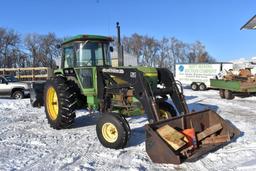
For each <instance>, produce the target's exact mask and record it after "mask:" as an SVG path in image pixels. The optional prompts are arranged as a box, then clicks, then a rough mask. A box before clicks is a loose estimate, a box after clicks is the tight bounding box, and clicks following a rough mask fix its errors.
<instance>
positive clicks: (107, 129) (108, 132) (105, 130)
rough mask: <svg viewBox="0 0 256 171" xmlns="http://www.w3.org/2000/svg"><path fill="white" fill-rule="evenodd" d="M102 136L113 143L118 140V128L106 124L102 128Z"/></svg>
mask: <svg viewBox="0 0 256 171" xmlns="http://www.w3.org/2000/svg"><path fill="white" fill-rule="evenodd" d="M102 135H103V137H104V139H105V140H106V141H108V142H110V143H113V142H115V141H116V140H117V138H118V131H117V129H116V126H115V125H113V124H112V123H109V122H108V123H105V124H104V125H103V126H102Z"/></svg>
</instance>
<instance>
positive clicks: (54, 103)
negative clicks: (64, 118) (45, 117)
mask: <svg viewBox="0 0 256 171" xmlns="http://www.w3.org/2000/svg"><path fill="white" fill-rule="evenodd" d="M46 107H47V112H48V114H49V116H50V118H51V119H52V120H56V119H57V117H58V113H59V104H58V96H57V93H56V90H55V89H54V88H53V87H50V88H48V90H47V94H46Z"/></svg>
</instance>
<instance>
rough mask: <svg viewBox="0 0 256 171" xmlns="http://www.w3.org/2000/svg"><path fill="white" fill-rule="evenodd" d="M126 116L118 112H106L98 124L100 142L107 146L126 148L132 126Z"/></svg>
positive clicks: (97, 130)
mask: <svg viewBox="0 0 256 171" xmlns="http://www.w3.org/2000/svg"><path fill="white" fill-rule="evenodd" d="M127 124H128V123H127V121H126V120H125V118H123V117H122V116H120V115H119V114H118V113H106V114H103V115H102V116H101V118H100V119H99V120H98V123H97V125H96V132H97V136H98V139H99V141H100V143H101V144H102V145H103V146H104V147H107V148H113V149H120V148H124V147H125V146H126V144H127V142H128V140H129V135H130V127H129V125H127Z"/></svg>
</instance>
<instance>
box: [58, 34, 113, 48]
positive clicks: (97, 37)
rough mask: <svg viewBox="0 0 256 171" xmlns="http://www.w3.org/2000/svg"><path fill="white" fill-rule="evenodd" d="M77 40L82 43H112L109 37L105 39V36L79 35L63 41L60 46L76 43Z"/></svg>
mask: <svg viewBox="0 0 256 171" xmlns="http://www.w3.org/2000/svg"><path fill="white" fill-rule="evenodd" d="M78 40H83V41H85V40H99V41H100V40H102V41H112V40H113V39H112V38H111V37H107V36H100V35H89V34H79V35H76V36H73V37H70V38H67V39H64V42H63V43H62V45H63V44H66V43H70V42H74V41H78Z"/></svg>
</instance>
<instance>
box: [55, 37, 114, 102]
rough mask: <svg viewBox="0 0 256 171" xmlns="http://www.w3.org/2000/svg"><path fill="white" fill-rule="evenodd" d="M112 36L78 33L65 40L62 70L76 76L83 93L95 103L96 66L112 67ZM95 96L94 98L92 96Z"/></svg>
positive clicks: (60, 70) (66, 74)
mask: <svg viewBox="0 0 256 171" xmlns="http://www.w3.org/2000/svg"><path fill="white" fill-rule="evenodd" d="M112 41H113V39H112V38H111V37H106V36H98V35H78V36H74V37H71V38H69V39H67V40H65V41H64V42H63V43H62V45H61V47H62V60H61V68H60V69H59V70H55V74H56V73H58V72H61V74H64V75H65V76H71V77H72V76H76V77H77V79H76V80H75V81H76V83H77V85H80V89H81V92H82V94H84V95H85V96H87V97H88V98H90V97H91V100H90V101H91V103H93V104H94V103H95V95H96V94H97V81H96V78H97V69H96V67H111V56H110V52H112V51H113V47H111V46H110V43H111V42H112ZM92 97H93V98H92Z"/></svg>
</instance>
